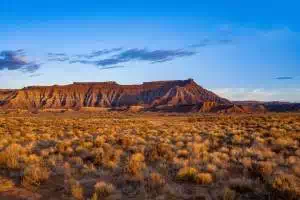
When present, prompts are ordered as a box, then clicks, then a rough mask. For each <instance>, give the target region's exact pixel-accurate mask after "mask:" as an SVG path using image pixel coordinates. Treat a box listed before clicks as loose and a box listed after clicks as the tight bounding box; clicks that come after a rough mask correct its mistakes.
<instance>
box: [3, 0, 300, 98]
mask: <svg viewBox="0 0 300 200" xmlns="http://www.w3.org/2000/svg"><path fill="white" fill-rule="evenodd" d="M199 2H201V3H199ZM299 4H300V3H297V1H288V2H283V1H277V0H273V1H269V0H266V1H263V2H262V1H257V0H253V1H249V2H242V1H213V0H211V1H207V2H205V1H191V0H185V1H169V0H164V1H156V0H152V1H130V0H128V1H117V0H115V1H109V2H106V1H99V0H87V1H74V0H73V1H69V0H65V1H58V0H52V1H46V2H45V1H36V0H27V1H20V0H18V1H17V0H1V3H0V88H22V87H24V86H28V85H52V84H68V83H71V82H73V81H106V80H114V81H117V82H119V83H121V84H131V83H142V82H143V81H152V80H172V79H187V78H193V79H194V80H195V81H196V82H197V83H199V84H200V85H202V86H204V87H206V88H208V89H211V90H213V91H214V92H216V93H217V94H220V95H222V96H224V97H227V98H229V99H232V100H266V101H270V100H284V101H297V102H300V56H299V55H300V23H299V18H300V15H299V12H297V8H298V7H299V6H300V5H299Z"/></svg>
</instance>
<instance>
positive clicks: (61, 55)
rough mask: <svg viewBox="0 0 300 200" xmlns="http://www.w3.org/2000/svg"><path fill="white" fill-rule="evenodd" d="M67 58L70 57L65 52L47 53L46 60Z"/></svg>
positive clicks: (65, 59)
mask: <svg viewBox="0 0 300 200" xmlns="http://www.w3.org/2000/svg"><path fill="white" fill-rule="evenodd" d="M68 60H70V58H69V56H68V55H67V54H65V53H48V61H50V62H52V61H54V62H65V61H68Z"/></svg>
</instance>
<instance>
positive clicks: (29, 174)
mask: <svg viewBox="0 0 300 200" xmlns="http://www.w3.org/2000/svg"><path fill="white" fill-rule="evenodd" d="M49 176H50V171H49V170H48V169H47V168H46V167H44V166H42V165H30V166H27V167H26V168H25V169H24V176H23V179H22V185H23V186H24V187H26V188H31V187H38V186H40V184H41V183H43V182H45V181H47V180H48V179H49Z"/></svg>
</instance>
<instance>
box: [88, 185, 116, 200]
mask: <svg viewBox="0 0 300 200" xmlns="http://www.w3.org/2000/svg"><path fill="white" fill-rule="evenodd" d="M94 189H95V193H94V195H93V196H97V198H99V197H106V196H109V195H110V194H112V193H113V192H114V191H115V187H114V186H113V185H112V184H110V183H106V182H104V181H101V182H98V183H96V184H95V186H94Z"/></svg>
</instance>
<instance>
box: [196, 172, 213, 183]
mask: <svg viewBox="0 0 300 200" xmlns="http://www.w3.org/2000/svg"><path fill="white" fill-rule="evenodd" d="M196 182H197V183H198V184H204V185H208V184H211V183H212V182H213V177H212V175H211V174H210V173H199V174H197V176H196Z"/></svg>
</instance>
